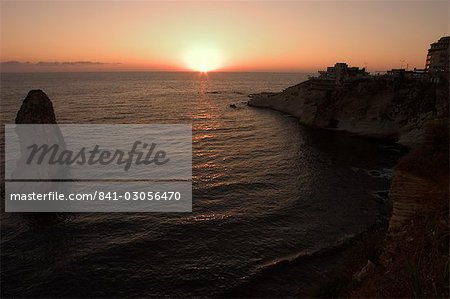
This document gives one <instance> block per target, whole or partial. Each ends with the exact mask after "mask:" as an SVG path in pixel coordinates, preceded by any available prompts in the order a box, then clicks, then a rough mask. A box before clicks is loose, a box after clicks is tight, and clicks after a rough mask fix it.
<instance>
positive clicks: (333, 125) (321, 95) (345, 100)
mask: <svg viewBox="0 0 450 299" xmlns="http://www.w3.org/2000/svg"><path fill="white" fill-rule="evenodd" d="M448 90H449V89H448V82H445V81H441V82H440V83H433V82H431V81H427V80H415V79H407V78H405V79H401V80H398V79H396V78H391V77H385V76H379V77H374V78H373V79H372V80H362V81H354V82H351V84H348V85H347V86H345V87H343V88H338V87H336V88H334V89H332V90H330V89H320V88H317V87H315V85H314V84H313V82H312V81H311V80H307V81H304V82H302V83H300V84H297V85H294V86H291V87H289V88H287V89H285V90H283V91H282V92H279V93H260V94H253V95H250V100H249V101H248V105H249V106H251V107H259V108H270V109H273V110H277V111H280V112H283V113H287V114H289V115H292V116H294V117H296V118H298V120H299V121H300V123H302V124H304V125H307V126H312V127H319V128H324V129H332V130H342V131H347V132H350V133H354V134H357V135H360V136H364V137H370V138H382V139H391V140H396V141H397V142H398V143H399V144H402V145H406V146H413V145H414V144H417V143H420V142H422V141H423V138H424V129H425V127H426V124H427V122H429V121H430V120H432V119H434V118H436V117H438V116H440V115H445V114H446V113H447V112H448Z"/></svg>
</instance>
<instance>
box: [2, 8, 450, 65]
mask: <svg viewBox="0 0 450 299" xmlns="http://www.w3.org/2000/svg"><path fill="white" fill-rule="evenodd" d="M448 16H449V3H448V1H439V0H435V1H392V2H386V1H331V2H325V1H320V2H309V1H298V2H276V3H275V2H258V3H256V2H183V3H175V2H113V1H106V2H79V1H76V2H49V1H36V2H27V1H18V2H13V1H2V2H1V40H2V42H1V46H0V53H1V54H0V61H1V62H3V63H2V67H1V70H2V71H5V72H7V71H86V70H87V71H105V70H107V71H111V70H135V71H137V70H148V71H152V70H154V71H161V70H162V71H186V70H191V71H192V70H194V71H278V72H297V71H298V72H315V71H316V70H317V69H323V68H325V67H326V66H329V65H333V64H334V63H335V62H347V63H349V64H350V65H354V66H360V67H364V66H367V68H368V69H369V70H370V71H382V70H386V69H390V68H399V67H401V66H403V67H406V66H409V68H414V67H417V68H423V67H424V64H425V57H426V53H427V49H428V48H429V45H430V43H432V42H435V41H436V40H437V39H439V38H440V37H441V36H444V35H448V32H449V27H448V25H449V23H448ZM8 61H16V62H21V63H5V62H8ZM23 62H29V63H28V64H26V63H25V64H24V63H23ZM39 62H41V63H39Z"/></svg>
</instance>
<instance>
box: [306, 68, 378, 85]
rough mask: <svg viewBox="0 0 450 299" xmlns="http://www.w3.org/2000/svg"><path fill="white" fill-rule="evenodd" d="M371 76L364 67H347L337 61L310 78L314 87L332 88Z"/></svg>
mask: <svg viewBox="0 0 450 299" xmlns="http://www.w3.org/2000/svg"><path fill="white" fill-rule="evenodd" d="M371 78H372V76H370V75H369V73H368V72H366V69H365V68H359V67H349V66H348V65H347V64H346V63H342V62H338V63H336V64H335V65H334V66H330V67H327V70H326V71H319V76H318V77H313V78H311V83H312V87H313V88H314V89H322V90H324V89H326V90H332V89H335V88H336V87H342V86H344V85H345V84H347V83H351V82H353V81H355V80H361V79H371Z"/></svg>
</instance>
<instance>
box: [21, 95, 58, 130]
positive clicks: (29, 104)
mask: <svg viewBox="0 0 450 299" xmlns="http://www.w3.org/2000/svg"><path fill="white" fill-rule="evenodd" d="M16 124H56V116H55V111H54V110H53V104H52V101H51V100H50V99H49V98H48V96H47V95H46V94H45V92H43V91H42V90H40V89H37V90H30V91H29V92H28V95H27V97H26V98H25V99H24V100H23V102H22V106H21V107H20V109H19V111H18V112H17V116H16Z"/></svg>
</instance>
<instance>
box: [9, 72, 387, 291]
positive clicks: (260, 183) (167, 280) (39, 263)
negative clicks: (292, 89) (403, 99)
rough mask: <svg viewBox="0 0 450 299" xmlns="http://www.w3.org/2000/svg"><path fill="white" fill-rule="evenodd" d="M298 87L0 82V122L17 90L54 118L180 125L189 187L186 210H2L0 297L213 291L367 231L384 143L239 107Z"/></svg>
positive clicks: (34, 77)
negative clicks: (44, 98)
mask: <svg viewBox="0 0 450 299" xmlns="http://www.w3.org/2000/svg"><path fill="white" fill-rule="evenodd" d="M305 79H306V74H270V73H212V74H209V76H199V75H197V74H191V73H62V74H58V73H46V74H2V77H1V99H2V105H1V108H2V109H1V110H2V111H1V116H2V122H3V123H13V122H14V117H15V113H16V112H17V110H18V108H19V107H20V104H21V101H22V99H23V98H25V96H26V94H27V92H28V90H30V89H43V90H44V91H45V92H46V93H47V94H48V96H49V97H50V98H51V99H52V101H53V104H54V108H55V112H56V116H57V120H58V122H59V123H92V124H100V123H102V124H105V123H107V124H109V123H139V124H141V123H192V128H193V184H194V185H193V186H194V187H193V188H194V190H193V196H194V199H193V212H192V213H172V214H159V213H115V214H114V213H80V214H70V215H60V216H58V217H55V216H53V215H30V214H8V213H2V215H1V216H2V219H1V237H2V238H1V266H2V269H1V279H2V295H3V296H14V297H16V296H27V297H30V296H31V297H36V296H45V297H52V296H60V297H83V296H89V297H102V296H106V297H124V296H156V297H161V296H169V297H174V296H182V297H186V296H218V295H221V294H223V293H226V292H228V291H230V290H231V289H233V288H235V287H238V286H240V285H242V284H243V283H245V282H246V281H248V280H249V279H251V278H252V277H254V276H255V275H256V274H259V273H261V272H263V271H267V269H269V268H270V267H271V266H272V265H273V264H274V263H276V262H278V261H280V260H292V259H298V258H301V257H302V256H306V255H308V254H311V253H313V252H316V251H318V250H323V249H326V248H329V247H332V246H334V245H336V244H339V243H340V242H342V241H343V240H346V239H348V238H351V237H352V236H355V235H357V234H358V233H360V232H362V231H364V230H366V229H367V228H369V227H373V226H374V225H376V224H377V223H380V222H381V219H383V217H385V216H386V213H387V211H388V209H387V205H386V203H385V202H384V199H383V198H382V197H380V196H378V195H377V194H379V193H377V194H374V193H376V192H379V191H384V190H387V188H388V186H389V174H390V171H389V169H390V167H391V166H392V164H393V160H394V157H395V152H394V151H393V150H392V149H391V148H389V147H386V146H383V145H380V144H378V143H376V142H373V141H368V140H361V139H358V138H354V137H351V136H348V135H346V134H340V133H336V132H323V131H318V130H311V129H305V128H303V127H302V126H300V125H299V124H298V122H297V121H296V119H294V118H291V117H288V116H286V115H282V114H280V113H277V112H274V111H270V110H265V109H255V108H250V107H247V106H246V104H245V101H246V100H247V95H248V94H251V93H256V92H261V91H279V90H282V89H283V88H286V87H288V86H290V85H293V84H296V83H298V82H300V81H303V80H305ZM230 104H235V105H236V106H237V108H231V107H230ZM111 138H114V136H111Z"/></svg>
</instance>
